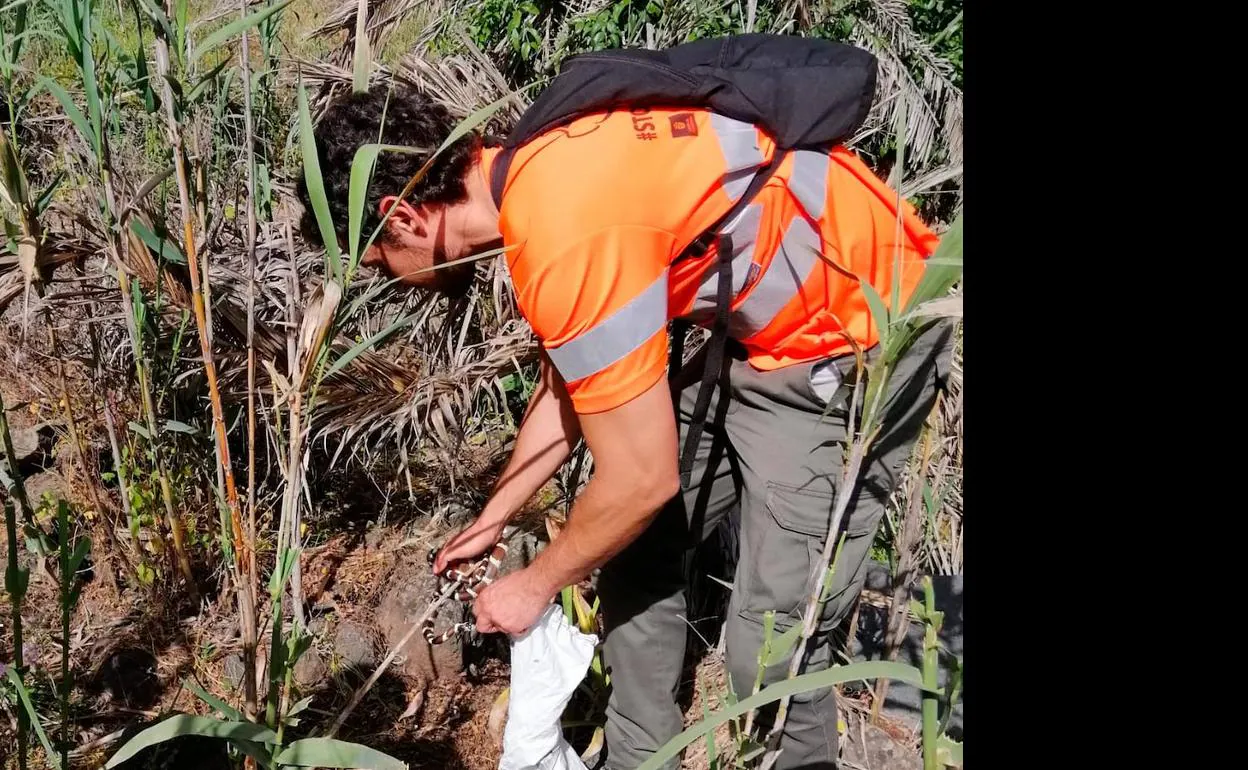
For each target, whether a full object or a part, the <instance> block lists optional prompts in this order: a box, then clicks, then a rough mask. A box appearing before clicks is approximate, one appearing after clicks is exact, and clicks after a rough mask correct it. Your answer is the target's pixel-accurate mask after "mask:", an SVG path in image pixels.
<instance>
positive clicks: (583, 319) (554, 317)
mask: <svg viewBox="0 0 1248 770" xmlns="http://www.w3.org/2000/svg"><path fill="white" fill-rule="evenodd" d="M774 151H775V145H774V143H773V142H772V140H771V139H770V138H769V137H768V136H767V135H766V134H765V133H764V132H763V131H762V130H760V129H757V128H755V127H754V126H752V125H750V124H746V123H742V122H740V121H736V120H733V119H730V118H726V117H724V116H722V115H717V114H714V113H711V112H708V111H705V110H670V109H645V110H642V109H637V110H632V111H617V112H611V113H606V114H598V115H591V116H588V117H584V118H581V119H578V120H576V121H573V122H572V123H569V124H568V125H566V126H564V127H561V128H557V129H554V130H552V131H550V132H548V133H546V134H543V135H542V136H539V137H537V138H535V139H533V140H532V141H530V142H528V143H527V144H525V145H524V146H522V147H521V148H519V150H518V151H517V152H516V154H515V156H514V158H513V160H512V163H511V167H510V168H509V169H508V174H507V179H506V182H505V185H504V191H503V199H502V207H501V209H500V212H499V213H500V231H501V232H502V235H503V242H504V245H505V246H509V247H512V248H511V249H510V250H509V251H508V252H507V255H506V259H507V265H508V268H509V270H510V273H511V278H512V282H513V284H514V286H515V291H516V299H517V304H518V305H519V308H520V311H521V313H522V314H523V315H524V317H525V318H526V319H527V320H528V321H529V323H530V325H531V326H532V327H533V330H534V332H535V333H536V334H537V336H538V337H539V338H540V339H541V342H542V345H543V346H544V347H545V349H546V350H547V351H548V353H549V354H550V357H551V360H552V361H553V362H554V364H555V366H556V368H557V369H558V370H559V372H560V374H561V375H562V376H563V378H564V380H565V381H566V382H567V384H568V391H569V393H570V394H571V397H572V402H573V405H574V407H575V409H576V410H577V411H578V412H580V413H592V412H601V411H606V410H609V409H613V408H615V407H618V406H620V405H622V404H625V403H627V402H628V401H629V400H631V399H633V398H635V397H636V396H638V395H640V394H641V393H643V392H644V391H645V390H647V389H648V388H650V387H651V386H652V385H654V383H655V382H657V381H658V380H659V379H660V378H661V377H663V375H664V372H665V370H666V365H667V347H668V345H667V333H666V328H667V326H666V325H667V322H668V321H669V320H670V319H672V318H677V317H685V318H689V319H691V320H693V321H694V322H696V323H702V324H704V325H709V323H710V321H711V319H712V318H713V313H714V307H715V297H716V292H717V279H718V274H717V271H716V269H715V263H716V259H717V254H716V250H715V247H712V248H711V249H710V250H709V251H708V252H707V253H706V254H705V255H703V256H701V257H698V258H696V259H686V260H682V261H680V262H678V263H675V264H673V260H674V259H675V258H676V257H677V256H678V255H679V254H680V252H681V251H682V250H683V249H684V247H685V246H686V245H687V244H688V243H689V242H691V241H692V240H693V239H694V238H696V237H697V236H698V235H700V234H701V233H702V231H703V230H704V229H705V228H707V227H709V226H710V225H712V224H713V223H714V222H715V220H716V219H717V218H719V217H721V216H722V215H723V214H724V213H725V212H727V210H728V209H729V208H730V207H731V206H732V204H733V203H734V202H735V201H736V200H737V199H739V198H740V196H741V195H742V194H743V193H744V191H745V188H746V186H747V185H748V184H749V182H750V180H751V178H752V177H753V173H754V172H755V171H757V170H758V169H759V168H761V167H762V166H764V165H766V163H767V162H768V161H769V160H770V159H771V157H772V153H773V152H774ZM497 155H498V150H497V149H486V150H485V151H484V152H483V158H482V172H483V173H484V175H485V178H486V179H487V180H488V179H489V178H490V170H491V166H492V164H493V162H494V160H495V158H496V157H497ZM897 203H898V199H897V194H896V193H895V192H894V191H892V190H890V189H889V188H888V186H887V185H885V184H884V183H883V182H882V181H880V179H879V178H877V177H876V176H875V175H874V174H873V173H872V172H871V170H870V169H869V168H867V166H866V165H865V164H864V163H863V162H862V161H861V160H859V159H858V157H857V156H856V155H855V154H854V153H852V152H851V151H849V150H847V149H845V148H844V147H836V148H833V149H831V150H830V151H828V152H826V153H824V152H810V151H800V152H796V153H792V154H791V155H790V157H789V158H787V159H785V160H784V162H783V163H782V164H781V165H780V167H779V168H778V169H777V171H776V173H775V175H774V176H773V177H772V178H771V179H770V180H769V181H768V182H767V184H766V185H765V186H764V187H763V188H762V190H760V191H759V193H758V195H757V196H756V197H755V199H754V202H753V203H751V204H750V205H748V206H747V207H746V208H745V209H744V210H743V211H742V212H741V214H740V215H739V216H738V217H736V219H735V220H734V221H732V222H729V223H728V224H727V225H726V226H725V228H724V229H725V231H727V232H729V233H730V234H731V239H732V240H731V243H732V250H733V256H732V265H733V271H732V278H733V286H732V288H733V301H732V304H731V316H730V333H731V334H732V336H733V337H734V338H736V339H737V340H739V341H740V342H741V343H742V344H743V345H744V346H745V348H746V350H747V351H748V354H749V360H750V363H751V364H752V365H753V366H755V367H757V368H759V369H762V370H769V369H777V368H780V367H783V366H788V365H790V364H795V363H800V362H804V361H812V360H816V359H820V358H825V357H829V356H834V355H839V354H842V353H845V352H848V351H850V350H851V349H852V346H851V345H850V343H849V342H848V341H847V340H846V339H845V338H844V336H843V333H844V334H848V335H849V336H851V337H852V338H853V339H854V340H856V341H857V342H858V343H859V344H860V345H862V346H863V347H864V348H867V347H870V346H871V345H873V344H875V342H876V341H877V337H878V334H877V331H876V329H875V325H874V323H873V322H872V320H871V318H870V315H869V311H868V306H867V301H866V298H865V296H864V295H863V291H862V288H861V286H860V285H859V282H860V281H862V280H865V281H869V282H870V283H871V285H872V286H874V287H875V289H876V291H878V292H879V294H880V296H881V297H883V298H884V300H885V303H886V304H887V303H888V299H889V297H890V295H891V293H892V282H893V281H894V280H895V276H894V275H893V273H894V263H895V261H896V260H897V259H900V264H901V277H900V280H901V292H900V296H901V301H902V304H903V305H904V304H905V302H906V300H907V299H908V298H909V296H910V294H911V292H912V291H913V289H914V287H915V286H916V285H917V283H918V281H919V279H920V277H921V276H922V273H923V268H924V260H925V259H926V257H927V256H929V255H930V254H931V253H932V252H933V251H935V249H936V245H937V238H936V236H935V235H934V234H933V233H932V232H931V231H930V230H929V229H928V228H927V227H926V226H925V225H924V224H923V223H922V222H921V221H919V219H918V218H917V216H916V215H915V212H914V211H913V209H912V208H911V207H910V206H909V205H908V204H905V203H904V202H903V205H902V208H901V217H900V224H899V222H898V210H897Z"/></svg>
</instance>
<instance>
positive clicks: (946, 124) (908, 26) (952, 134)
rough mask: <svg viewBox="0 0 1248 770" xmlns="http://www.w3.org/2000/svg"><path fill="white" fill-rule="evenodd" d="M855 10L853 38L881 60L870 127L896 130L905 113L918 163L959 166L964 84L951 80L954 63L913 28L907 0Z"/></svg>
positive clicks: (869, 0) (871, 2) (868, 2)
mask: <svg viewBox="0 0 1248 770" xmlns="http://www.w3.org/2000/svg"><path fill="white" fill-rule="evenodd" d="M854 9H855V10H856V12H855V14H854V20H855V24H854V29H853V32H852V33H851V35H850V40H851V41H852V42H853V43H855V44H856V45H859V46H861V47H863V48H865V49H867V50H868V51H870V52H871V53H872V54H874V55H875V56H876V58H877V59H878V61H879V76H878V81H877V86H876V103H875V106H874V107H873V109H872V111H871V114H870V116H868V119H867V128H868V130H871V129H877V128H882V129H883V130H885V131H886V132H887V133H890V134H893V133H896V131H897V129H900V128H902V126H903V116H904V128H905V131H906V137H905V143H906V156H907V158H908V159H909V160H910V161H911V162H912V163H913V165H914V168H916V169H923V168H926V167H927V166H928V165H929V164H930V163H931V162H932V161H933V160H943V162H944V163H945V164H946V165H948V166H951V167H952V166H961V164H962V89H960V88H958V87H957V86H956V85H955V84H954V82H953V65H952V64H950V63H949V62H948V61H947V60H946V59H944V58H942V57H941V56H940V55H939V54H937V53H936V52H935V51H934V50H933V49H932V47H931V45H930V44H929V43H928V42H927V41H925V40H924V39H923V37H922V36H921V35H920V34H919V33H918V32H917V31H915V29H914V25H913V23H912V22H911V19H910V14H909V8H908V6H907V4H906V2H905V0H863V2H861V3H855V5H854ZM911 65H913V67H914V68H915V69H917V75H916V74H915V73H914V72H912V69H911ZM941 150H943V154H944V158H943V159H942V158H940V157H939V156H940V155H941V154H942V153H941Z"/></svg>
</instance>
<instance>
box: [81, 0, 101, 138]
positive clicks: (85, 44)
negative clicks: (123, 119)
mask: <svg viewBox="0 0 1248 770" xmlns="http://www.w3.org/2000/svg"><path fill="white" fill-rule="evenodd" d="M83 6H84V13H83V15H82V60H81V65H82V92H83V94H84V95H85V96H86V98H87V117H88V118H90V119H91V129H92V134H91V146H92V147H94V148H95V156H96V158H99V157H101V155H102V153H101V147H100V141H101V135H100V132H101V131H103V128H104V111H103V109H102V106H101V104H100V84H99V83H98V82H97V81H96V78H95V54H94V53H93V52H92V50H91V17H92V13H91V4H90V0H85V2H83Z"/></svg>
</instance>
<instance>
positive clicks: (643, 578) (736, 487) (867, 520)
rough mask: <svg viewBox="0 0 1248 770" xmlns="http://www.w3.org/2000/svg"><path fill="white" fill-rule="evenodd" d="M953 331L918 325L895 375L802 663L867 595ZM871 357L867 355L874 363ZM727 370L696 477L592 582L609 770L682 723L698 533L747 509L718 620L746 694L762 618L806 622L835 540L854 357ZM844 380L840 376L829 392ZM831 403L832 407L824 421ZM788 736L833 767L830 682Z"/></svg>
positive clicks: (805, 754) (825, 651) (786, 745)
mask: <svg viewBox="0 0 1248 770" xmlns="http://www.w3.org/2000/svg"><path fill="white" fill-rule="evenodd" d="M951 334H952V330H951V328H950V327H949V326H948V325H947V324H943V323H942V324H940V325H938V326H936V327H935V328H933V329H931V330H929V331H927V332H925V333H924V334H923V335H922V336H921V337H920V338H919V339H918V341H917V342H916V343H915V344H914V346H913V347H912V348H911V349H910V351H909V352H908V353H907V355H906V356H904V357H903V359H902V360H901V361H900V362H899V363H898V365H897V368H896V371H895V373H894V374H893V376H892V378H891V380H890V388H889V394H888V401H887V404H886V412H885V418H884V423H883V430H882V431H881V433H880V435H879V436H878V438H877V439H876V442H875V448H874V451H873V452H872V455H871V457H870V458H869V461H868V463H867V464H866V466H865V470H864V472H863V476H862V483H861V484H860V486H859V491H858V492H857V493H855V495H854V497H853V499H851V501H850V505H849V508H848V510H847V511H846V515H845V517H844V519H843V520H842V521H843V524H842V527H843V528H844V529H843V532H844V533H845V543H844V545H843V547H842V552H841V556H840V562H839V563H838V567H837V569H836V572H835V574H834V576H833V577H834V580H833V585H832V591H831V594H830V596H829V599H828V601H827V604H826V605H825V610H824V614H823V617H822V618H821V623H820V625H819V633H818V635H817V636H816V638H815V639H812V641H811V646H810V648H809V650H810V652H809V654H808V658H807V660H808V663H807V665H806V668H805V669H804V671H818V670H821V669H824V668H827V667H828V665H829V663H830V661H831V659H832V644H831V643H830V640H829V636H830V634H829V632H830V631H831V630H832V629H833V628H835V627H836V626H837V625H838V624H839V623H840V622H841V621H842V620H843V619H845V618H846V617H847V616H848V615H849V613H850V612H851V611H852V609H853V606H854V602H855V600H856V598H857V596H858V594H859V592H860V591H861V587H862V581H863V578H864V569H863V565H864V563H865V561H866V558H867V553H868V551H869V549H870V547H871V542H872V539H873V537H874V534H875V531H876V528H877V527H878V525H879V523H880V520H881V518H882V517H883V514H884V508H885V505H886V503H887V500H888V497H889V495H890V494H891V493H892V491H893V490H894V489H895V487H896V485H897V482H898V479H899V476H900V473H901V471H902V469H903V468H904V465H905V462H906V460H907V458H908V457H909V454H910V451H911V449H912V447H913V445H914V442H915V440H916V438H917V437H918V433H919V430H920V428H921V426H922V424H923V421H924V419H925V418H926V417H927V415H928V413H929V412H930V411H931V408H932V405H933V404H934V402H935V398H936V389H937V387H938V383H939V382H940V381H942V380H943V378H944V376H945V374H946V372H947V367H948V360H949V353H950V350H951V348H952V343H951ZM875 353H876V350H875V349H873V350H872V351H869V353H868V356H869V359H870V360H873V359H874V354H875ZM725 366H726V367H727V368H728V380H729V384H728V392H729V398H728V399H723V398H722V395H723V391H722V390H721V391H720V392H719V397H718V398H717V399H716V401H714V402H712V406H711V409H710V411H709V412H708V420H707V425H706V429H705V432H704V433H703V436H702V441H701V444H700V446H699V448H698V450H697V455H696V461H695V463H694V466H693V473H692V475H691V484H692V486H691V487H690V488H688V489H685V490H684V492H683V493H682V494H680V495H677V496H676V497H675V498H673V500H672V502H671V503H669V504H668V505H667V506H666V507H665V508H664V509H663V511H662V512H661V513H660V514H659V515H658V517H657V518H656V519H655V521H654V522H653V523H652V524H651V525H650V527H649V528H648V529H647V530H646V531H645V532H644V533H643V534H642V535H641V537H639V538H638V539H637V540H636V541H634V542H633V543H632V544H630V545H629V546H628V548H626V549H625V550H624V551H623V552H621V553H620V554H619V555H618V556H617V557H616V558H615V559H613V560H612V561H611V562H609V563H608V564H607V565H606V566H605V567H604V568H603V570H602V573H601V575H600V577H599V584H598V590H599V594H600V596H601V598H602V610H603V619H604V622H605V623H606V639H605V648H604V655H605V660H606V664H607V666H608V667H609V668H610V671H611V683H612V692H611V694H610V698H609V701H608V705H607V726H606V731H605V732H606V735H605V738H606V751H607V759H606V767H607V768H609V769H610V770H625V768H635V767H637V766H638V765H639V764H641V762H643V761H644V760H645V759H646V758H647V757H648V756H650V755H651V754H653V753H654V752H655V751H656V750H657V749H658V748H659V747H660V746H662V745H663V744H664V743H666V742H667V741H668V740H669V739H670V738H672V737H674V736H675V735H676V734H677V733H679V732H681V730H682V729H683V724H682V721H681V712H680V709H679V708H678V707H677V705H676V702H675V698H676V692H677V687H678V685H679V683H680V674H681V669H682V664H683V659H684V653H685V640H686V631H687V628H688V626H687V624H686V622H685V620H684V618H686V617H687V608H686V589H687V587H688V585H689V580H690V578H691V576H692V575H691V565H692V557H693V554H694V549H695V548H696V546H697V545H698V543H699V542H701V540H702V539H704V538H706V537H708V536H710V535H711V534H712V533H713V532H714V531H715V528H716V526H717V525H718V524H719V523H720V521H721V520H722V519H723V517H724V515H725V514H726V513H727V512H728V511H729V510H730V509H731V508H732V507H733V506H734V505H737V504H739V505H740V521H741V539H740V554H739V558H738V566H737V571H736V577H735V580H734V585H733V591H732V598H731V600H730V602H729V605H728V618H727V623H726V625H725V629H724V630H725V634H726V650H727V668H728V672H729V674H730V676H731V682H732V686H733V689H734V690H735V692H736V693H737V695H738V697H745V695H747V694H748V693H749V691H750V689H751V688H752V687H753V684H754V679H755V677H756V675H757V671H758V661H757V655H758V649H759V647H760V646H761V645H762V640H763V630H762V616H763V613H764V612H766V611H767V610H775V612H776V632H777V633H779V632H780V631H783V630H784V629H785V628H788V627H790V626H791V625H792V624H793V623H794V622H797V620H798V619H799V617H800V613H801V611H802V608H803V607H804V605H805V602H806V597H807V596H808V591H809V588H808V577H809V575H810V572H811V569H812V566H813V565H814V564H815V563H816V562H817V560H818V559H819V557H820V554H821V552H822V549H823V543H824V540H825V538H826V536H827V530H828V526H829V524H830V521H831V514H832V504H833V497H834V495H835V491H836V485H837V481H838V479H839V478H840V475H841V465H842V451H843V448H844V446H845V440H846V419H847V416H848V402H849V398H848V396H849V393H850V392H851V390H852V378H853V376H854V358H853V356H852V355H848V356H843V357H839V358H837V359H833V360H831V361H823V362H816V363H814V364H810V363H808V364H799V365H795V366H790V367H786V368H784V369H780V370H777V371H772V372H760V371H758V370H756V369H754V368H753V367H751V366H750V365H749V364H748V363H747V362H746V361H744V360H741V359H740V358H739V357H734V358H732V359H729V360H728V361H727V362H726V364H725ZM830 368H834V371H832V370H831V369H830ZM686 369H687V370H689V369H691V370H693V374H694V376H693V377H692V378H691V379H692V381H691V382H689V383H683V384H682V383H680V382H677V383H676V385H675V387H676V388H677V389H678V390H679V409H678V417H679V420H680V423H681V424H680V428H681V431H680V437H681V446H683V444H684V436H685V431H686V429H687V425H688V421H689V419H690V413H691V412H692V410H693V404H694V401H695V398H696V394H697V390H698V379H697V370H698V367H696V366H690V367H686ZM838 376H839V380H840V383H841V384H840V386H839V387H837V388H836V389H835V391H834V392H832V387H835V380H836V379H837V378H838ZM829 379H831V380H833V383H832V384H830V385H829V384H826V381H827V380H829ZM821 393H822V394H823V397H821V395H820V394H821ZM828 402H830V403H831V404H832V408H831V409H830V410H829V411H828V413H827V415H826V416H824V411H825V407H826V405H827V403H828ZM712 416H713V417H714V418H715V419H714V420H712V419H711V417H712ZM787 667H788V664H787V662H785V663H781V664H778V665H776V666H774V667H772V668H771V669H770V670H768V671H767V672H766V675H765V677H764V682H763V684H764V685H767V684H770V683H772V682H775V681H778V680H780V679H783V678H784V677H785V674H786V670H787ZM772 710H773V711H774V707H773V709H772ZM760 716H761V717H762V719H761V720H759V723H760V724H762V725H764V726H765V725H767V724H769V722H770V719H771V716H770V714H768V713H767V712H764V713H762V714H760ZM780 745H781V747H782V749H783V753H782V754H781V756H780V759H779V762H778V763H777V764H776V767H777V768H779V769H780V770H784V769H786V768H790V769H791V768H803V770H815V768H820V769H824V768H836V767H837V761H836V760H837V731H836V703H835V697H834V696H833V693H832V691H831V690H830V689H823V690H817V691H814V692H809V693H804V694H802V695H797V696H794V698H793V701H792V703H791V705H790V709H789V716H788V721H787V723H786V727H785V731H784V736H783V738H782V740H781V744H780ZM665 767H666V768H673V769H674V768H676V767H678V763H677V762H675V761H673V762H671V763H669V764H668V765H665Z"/></svg>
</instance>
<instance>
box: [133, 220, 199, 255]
mask: <svg viewBox="0 0 1248 770" xmlns="http://www.w3.org/2000/svg"><path fill="white" fill-rule="evenodd" d="M130 229H132V230H134V234H135V235H137V236H139V240H141V241H143V243H144V244H146V245H147V247H148V248H149V249H151V250H152V251H154V252H156V253H157V254H159V255H160V256H161V257H162V258H163V259H165V260H166V261H167V262H172V263H174V264H175V265H185V264H186V255H185V254H183V253H182V249H179V248H178V245H177V244H176V243H174V242H173V241H171V240H169V239H168V238H161V237H160V236H159V235H157V234H156V233H154V232H152V231H151V229H150V228H149V227H148V226H147V225H145V224H143V222H142V221H140V220H138V219H132V220H130Z"/></svg>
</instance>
